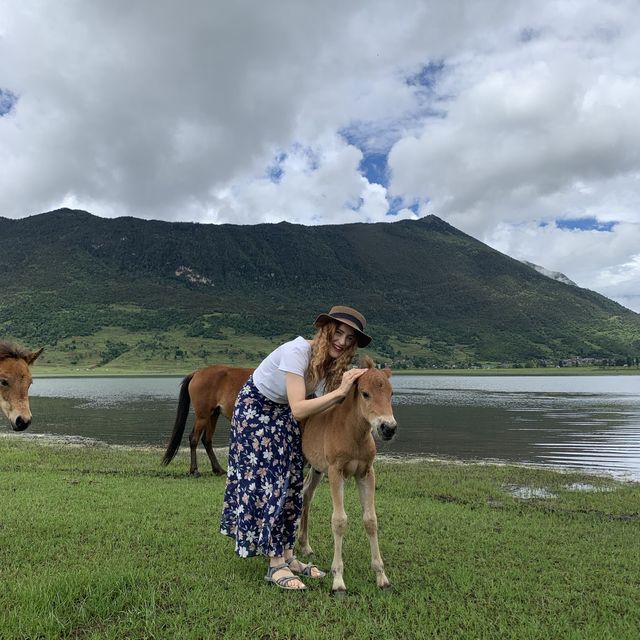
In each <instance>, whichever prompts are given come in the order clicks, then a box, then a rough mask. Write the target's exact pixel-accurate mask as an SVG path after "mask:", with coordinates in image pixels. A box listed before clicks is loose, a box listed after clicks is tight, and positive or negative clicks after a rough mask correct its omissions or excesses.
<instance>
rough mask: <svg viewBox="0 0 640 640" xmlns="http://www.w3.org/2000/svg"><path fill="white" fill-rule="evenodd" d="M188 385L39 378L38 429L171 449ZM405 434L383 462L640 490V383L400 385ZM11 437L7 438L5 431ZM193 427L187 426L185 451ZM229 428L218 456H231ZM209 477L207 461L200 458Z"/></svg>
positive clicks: (446, 380) (529, 380)
mask: <svg viewBox="0 0 640 640" xmlns="http://www.w3.org/2000/svg"><path fill="white" fill-rule="evenodd" d="M180 380H181V378H179V377H153V378H144V377H139V378H138V377H126V378H125V377H123V378H118V377H105V378H99V377H89V378H46V377H37V378H36V379H35V380H34V383H33V387H32V389H31V409H32V412H33V415H34V420H33V424H32V425H31V427H29V430H28V431H26V432H25V433H24V437H26V438H30V437H31V438H33V437H38V436H42V435H43V434H52V435H56V436H73V437H78V438H90V439H95V440H99V441H103V442H107V443H111V444H129V445H155V446H165V444H166V442H167V440H168V438H169V435H170V433H171V430H172V427H173V421H174V417H175V409H176V405H177V397H178V387H179V383H180ZM393 385H394V390H395V395H394V412H395V415H396V419H397V421H398V424H399V430H398V436H397V437H396V439H395V440H394V441H393V442H392V443H388V444H381V445H379V452H380V453H381V454H383V455H390V456H403V457H423V456H429V457H446V458H455V459H460V460H489V461H504V462H515V463H520V464H535V465H542V466H549V467H561V468H575V469H585V470H588V471H593V472H599V473H606V474H610V475H614V476H617V477H622V478H627V479H633V480H640V376H477V377H472V376H468V377H467V376H394V377H393ZM2 424H3V426H2V428H3V429H5V430H8V426H7V425H6V421H4V422H3V423H2ZM191 426H192V421H191V420H190V421H189V422H188V423H187V433H186V434H185V437H184V439H183V446H188V443H187V435H188V432H189V431H190V430H191ZM228 433H229V423H228V422H227V421H226V420H225V419H223V418H221V419H220V421H219V425H218V429H217V431H216V434H215V437H214V446H216V447H226V445H227V438H228ZM200 455H201V457H202V460H201V464H202V468H203V469H205V468H207V467H206V466H205V460H206V455H205V454H204V450H202V451H201V454H200Z"/></svg>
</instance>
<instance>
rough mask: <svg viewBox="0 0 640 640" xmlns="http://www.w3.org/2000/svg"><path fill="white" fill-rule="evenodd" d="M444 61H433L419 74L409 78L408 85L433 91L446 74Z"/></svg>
mask: <svg viewBox="0 0 640 640" xmlns="http://www.w3.org/2000/svg"><path fill="white" fill-rule="evenodd" d="M444 70H445V64H444V60H433V61H430V62H429V63H427V64H426V65H424V67H422V69H420V71H418V73H416V74H414V75H412V76H409V77H408V78H407V84H408V85H409V86H411V87H422V88H424V89H428V90H430V91H433V90H434V89H435V86H436V84H437V83H438V80H440V77H441V76H442V74H443V73H444Z"/></svg>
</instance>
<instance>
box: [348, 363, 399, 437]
mask: <svg viewBox="0 0 640 640" xmlns="http://www.w3.org/2000/svg"><path fill="white" fill-rule="evenodd" d="M360 366H361V367H363V368H366V369H368V371H367V372H366V373H363V374H362V375H361V376H360V377H359V378H358V380H357V383H356V385H355V386H356V393H357V399H358V406H359V409H360V413H361V414H362V415H363V416H364V417H365V418H366V420H367V421H368V422H369V424H370V425H371V430H372V432H373V436H374V438H376V439H377V440H391V438H393V436H394V435H395V433H396V427H397V426H398V425H397V423H396V419H395V418H394V416H393V408H392V407H391V396H392V395H393V388H392V387H391V382H390V380H389V379H390V378H391V370H390V369H376V368H375V364H374V362H373V360H372V359H371V358H369V357H365V358H363V359H362V361H361V363H360Z"/></svg>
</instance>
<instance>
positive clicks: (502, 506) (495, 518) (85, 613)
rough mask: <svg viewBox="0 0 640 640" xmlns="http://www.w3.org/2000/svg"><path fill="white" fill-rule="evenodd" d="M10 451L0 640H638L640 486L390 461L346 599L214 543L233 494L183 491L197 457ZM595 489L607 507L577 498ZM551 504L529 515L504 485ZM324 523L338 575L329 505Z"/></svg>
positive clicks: (322, 538) (358, 542)
mask: <svg viewBox="0 0 640 640" xmlns="http://www.w3.org/2000/svg"><path fill="white" fill-rule="evenodd" d="M160 458H161V452H160V451H156V450H146V449H140V450H128V449H122V448H117V447H107V446H98V447H96V446H94V447H71V446H67V447H62V446H53V445H46V444H33V443H29V442H27V441H25V440H23V439H21V438H14V437H8V438H0V505H1V510H0V584H2V588H1V589H0V611H2V612H3V614H2V617H1V618H0V620H1V622H0V625H1V626H0V638H3V640H4V639H7V640H9V639H13V638H25V639H26V638H114V639H115V638H171V639H174V638H175V639H181V638H194V639H195V638H214V637H220V638H264V639H267V638H268V639H269V640H279V639H285V638H298V639H303V638H340V639H342V638H344V637H353V638H356V639H359V638H362V639H365V638H367V639H368V638H374V637H375V638H473V639H476V638H491V639H493V638H518V639H527V638H531V639H533V638H535V639H540V638H550V639H558V638H594V639H601V638H615V639H622V638H637V637H638V625H639V624H640V613H639V610H638V606H637V603H638V602H640V579H639V576H640V545H638V540H639V539H640V513H639V512H638V508H639V507H638V505H639V504H640V486H639V485H638V484H629V483H621V482H616V481H613V480H610V479H603V478H593V477H588V476H583V475H578V474H561V473H556V472H551V471H542V470H536V469H527V468H522V467H510V466H491V465H461V464H455V463H440V462H422V463H410V464H402V463H390V462H382V461H378V463H377V475H378V478H377V496H376V499H377V511H378V517H379V524H380V547H381V551H382V555H383V558H384V560H385V564H386V568H387V575H388V576H389V578H390V580H391V581H392V583H393V584H394V590H393V591H392V592H391V593H382V592H379V591H378V590H377V588H376V586H375V581H374V577H373V573H372V571H371V570H370V568H369V550H368V543H367V540H366V536H365V535H364V532H363V530H362V526H361V523H360V508H359V505H357V499H356V491H355V489H354V488H353V487H352V486H351V485H350V486H349V487H348V490H347V500H346V505H347V506H346V508H347V512H348V514H349V516H350V522H349V527H348V530H347V535H346V538H345V547H344V558H345V580H346V583H347V588H348V589H349V593H348V595H347V596H346V597H345V598H344V599H342V600H336V599H334V598H332V597H331V596H330V594H329V590H330V579H328V578H327V579H325V580H323V581H319V582H316V581H313V582H312V581H308V582H309V587H310V588H309V590H308V591H307V592H305V593H289V592H283V591H280V590H278V589H276V588H275V587H274V586H273V585H268V584H265V583H264V582H263V580H262V576H263V574H264V572H265V562H264V559H259V558H253V559H240V558H238V557H236V556H235V555H234V553H233V550H232V541H231V540H229V539H228V538H224V537H223V536H221V535H220V534H219V533H218V532H217V525H218V518H219V514H220V507H221V502H222V493H223V487H224V480H223V479H221V478H216V477H213V476H211V475H205V476H203V477H202V478H201V479H199V480H195V479H193V478H191V477H188V476H187V475H186V469H187V466H188V465H187V454H186V452H185V451H184V449H183V450H182V451H181V452H180V453H179V455H178V458H177V459H176V460H175V461H174V462H173V463H172V464H171V465H170V466H169V467H166V468H165V467H161V466H160V464H159V461H160ZM576 482H589V483H590V484H592V485H593V486H594V487H596V488H598V489H599V490H598V491H592V492H583V491H571V490H569V488H570V486H571V485H572V484H573V483H576ZM510 485H514V486H527V487H534V488H545V489H546V490H548V491H550V492H552V493H554V494H556V496H557V497H555V498H550V499H531V500H522V499H518V498H516V497H514V496H513V495H511V494H510V493H509V492H508V491H507V490H506V489H505V487H507V486H510ZM328 494H329V492H328V487H327V486H326V483H324V484H323V485H322V486H321V487H320V489H319V490H318V493H317V499H316V502H315V503H314V507H313V510H312V522H311V543H312V545H313V546H314V549H315V552H316V555H315V561H316V562H317V563H318V564H319V565H320V566H321V567H325V568H326V567H328V566H329V565H330V564H331V556H332V539H331V532H330V525H329V520H330V510H331V508H330V497H329V495H328Z"/></svg>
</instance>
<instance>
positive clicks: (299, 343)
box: [253, 336, 316, 404]
mask: <svg viewBox="0 0 640 640" xmlns="http://www.w3.org/2000/svg"><path fill="white" fill-rule="evenodd" d="M310 358H311V345H310V344H309V342H308V341H307V340H305V339H304V338H303V337H302V336H298V337H297V338H296V339H295V340H291V341H289V342H285V343H284V344H282V345H280V346H279V347H278V348H277V349H276V350H275V351H272V352H271V353H270V354H269V355H268V356H267V357H266V358H265V359H264V360H263V361H262V362H261V363H260V364H259V365H258V368H257V369H256V370H255V371H254V372H253V383H254V384H255V385H256V387H257V388H258V391H259V392H260V393H261V394H262V395H263V396H265V397H266V398H269V400H272V401H273V402H277V403H278V404H288V402H289V399H288V398H287V373H295V374H297V375H299V376H302V377H303V378H304V374H305V372H306V370H307V367H308V366H309V359H310ZM313 391H316V390H315V389H312V390H311V391H309V390H307V394H309V393H312V392H313Z"/></svg>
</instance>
